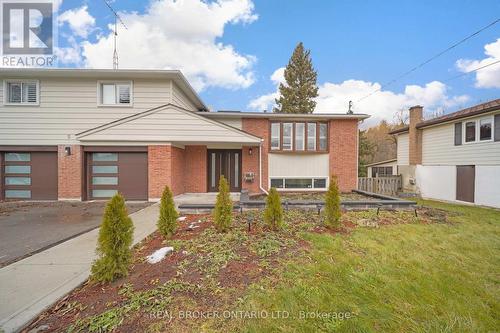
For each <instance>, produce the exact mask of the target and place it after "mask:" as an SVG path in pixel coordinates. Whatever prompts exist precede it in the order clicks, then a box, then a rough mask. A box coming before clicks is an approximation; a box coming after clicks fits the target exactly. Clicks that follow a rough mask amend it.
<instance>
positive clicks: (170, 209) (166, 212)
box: [156, 186, 179, 237]
mask: <svg viewBox="0 0 500 333" xmlns="http://www.w3.org/2000/svg"><path fill="white" fill-rule="evenodd" d="M178 218H179V214H178V213H177V211H176V210H175V204H174V196H173V194H172V191H171V190H170V188H169V187H168V186H165V189H164V190H163V194H162V196H161V201H160V217H159V218H158V222H156V225H157V227H158V230H159V231H160V233H161V234H162V235H163V237H170V236H172V235H173V234H174V233H175V230H176V229H177V219H178Z"/></svg>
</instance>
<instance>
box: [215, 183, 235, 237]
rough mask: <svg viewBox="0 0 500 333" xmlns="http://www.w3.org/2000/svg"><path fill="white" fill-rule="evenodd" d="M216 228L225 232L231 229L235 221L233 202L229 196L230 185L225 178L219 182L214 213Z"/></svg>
mask: <svg viewBox="0 0 500 333" xmlns="http://www.w3.org/2000/svg"><path fill="white" fill-rule="evenodd" d="M213 218H214V224H215V228H216V229H217V230H218V231H221V232H225V231H227V230H229V228H230V227H231V223H232V220H233V202H232V201H231V196H230V195H229V184H228V183H227V180H226V178H225V177H224V176H221V177H220V180H219V193H218V194H217V201H216V202H215V209H214V213H213Z"/></svg>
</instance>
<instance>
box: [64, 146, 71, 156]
mask: <svg viewBox="0 0 500 333" xmlns="http://www.w3.org/2000/svg"><path fill="white" fill-rule="evenodd" d="M64 152H65V153H66V156H69V155H71V147H70V146H66V147H64Z"/></svg>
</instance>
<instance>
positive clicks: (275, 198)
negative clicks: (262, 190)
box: [264, 187, 283, 230]
mask: <svg viewBox="0 0 500 333" xmlns="http://www.w3.org/2000/svg"><path fill="white" fill-rule="evenodd" d="M264 222H265V223H266V224H267V226H269V227H270V228H271V229H273V230H279V229H281V227H282V226H283V207H281V199H280V195H279V193H278V191H277V190H276V189H275V188H274V187H271V189H270V190H269V194H268V195H267V199H266V210H265V211H264Z"/></svg>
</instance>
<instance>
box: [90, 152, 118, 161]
mask: <svg viewBox="0 0 500 333" xmlns="http://www.w3.org/2000/svg"><path fill="white" fill-rule="evenodd" d="M92 160H93V161H97V162H116V161H118V153H93V154H92Z"/></svg>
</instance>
